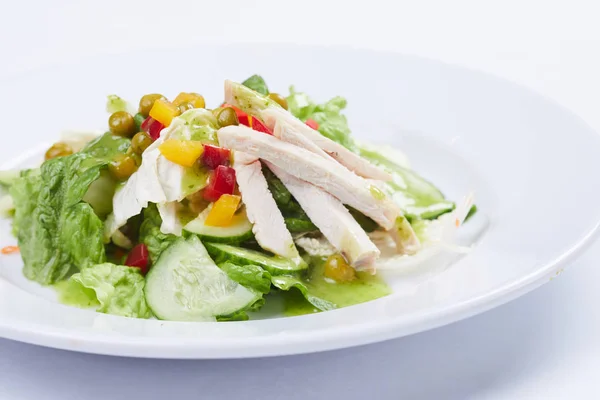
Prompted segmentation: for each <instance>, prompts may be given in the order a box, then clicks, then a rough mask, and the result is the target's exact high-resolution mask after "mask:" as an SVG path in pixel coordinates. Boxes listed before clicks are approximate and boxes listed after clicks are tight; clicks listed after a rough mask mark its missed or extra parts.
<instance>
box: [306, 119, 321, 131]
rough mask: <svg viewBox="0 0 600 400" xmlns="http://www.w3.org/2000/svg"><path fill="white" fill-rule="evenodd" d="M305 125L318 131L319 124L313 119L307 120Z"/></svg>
mask: <svg viewBox="0 0 600 400" xmlns="http://www.w3.org/2000/svg"><path fill="white" fill-rule="evenodd" d="M305 124H306V125H308V126H310V127H311V128H313V129H314V130H315V131H316V130H319V123H318V122H317V121H315V120H314V119H307V120H306V122H305Z"/></svg>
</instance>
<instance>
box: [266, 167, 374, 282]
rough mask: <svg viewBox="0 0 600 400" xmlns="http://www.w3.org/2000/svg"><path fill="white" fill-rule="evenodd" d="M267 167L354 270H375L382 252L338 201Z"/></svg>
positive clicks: (323, 192)
mask: <svg viewBox="0 0 600 400" xmlns="http://www.w3.org/2000/svg"><path fill="white" fill-rule="evenodd" d="M266 164H267V166H268V167H269V169H270V170H271V171H273V173H274V174H275V175H277V177H278V178H279V179H280V180H281V182H283V184H284V185H285V187H286V188H287V189H288V190H289V191H290V193H291V194H292V196H294V198H295V199H296V200H297V201H298V203H300V206H302V209H303V210H304V211H305V212H306V214H307V215H308V217H309V218H310V220H311V221H312V222H313V224H315V225H316V226H317V227H318V228H319V230H320V231H321V233H322V234H323V236H325V237H326V238H327V240H329V242H330V243H331V244H332V245H333V246H334V247H335V248H336V249H337V250H338V251H339V252H340V253H341V254H342V255H343V256H344V257H345V258H346V260H348V263H349V264H350V265H352V267H354V268H355V269H357V270H363V269H369V270H371V269H372V268H373V265H374V263H375V260H377V258H378V257H379V254H380V253H379V250H378V249H377V247H376V246H375V245H374V244H373V242H371V240H370V239H369V237H368V236H367V234H366V233H365V231H364V230H363V229H362V228H361V226H360V225H359V224H358V222H356V220H355V219H354V218H353V217H352V215H350V212H349V211H348V210H347V209H346V207H344V205H343V204H342V203H341V202H340V201H339V200H338V199H336V198H335V197H333V196H332V195H330V194H329V193H327V192H325V191H324V190H322V189H319V188H318V187H316V186H314V185H311V184H310V183H308V182H305V181H303V180H300V179H298V178H296V177H294V176H292V175H290V174H288V173H287V172H285V171H284V170H283V169H281V168H279V167H277V166H275V165H273V164H271V163H268V162H267V163H266Z"/></svg>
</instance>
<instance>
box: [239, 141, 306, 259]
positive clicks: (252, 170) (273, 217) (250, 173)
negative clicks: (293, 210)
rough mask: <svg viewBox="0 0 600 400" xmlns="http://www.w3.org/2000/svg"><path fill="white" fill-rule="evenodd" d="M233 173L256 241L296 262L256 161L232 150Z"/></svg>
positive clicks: (289, 236)
mask: <svg viewBox="0 0 600 400" xmlns="http://www.w3.org/2000/svg"><path fill="white" fill-rule="evenodd" d="M233 168H234V169H235V176H236V180H237V183H238V186H239V188H240V192H241V194H242V200H243V201H244V204H245V205H246V214H247V215H248V219H249V220H250V222H252V224H253V226H252V232H253V233H254V237H255V238H256V241H257V242H258V244H259V245H260V247H262V248H263V249H265V250H268V251H270V252H272V253H274V254H277V255H280V256H282V257H285V258H290V259H293V260H297V261H300V255H299V254H298V250H297V249H296V245H295V244H294V240H293V239H292V235H291V234H290V232H289V231H288V230H287V227H286V226H285V221H284V219H283V215H281V211H279V208H277V204H275V200H274V199H273V195H272V194H271V192H269V187H268V185H267V180H266V179H265V176H264V175H263V173H262V170H261V164H260V161H258V159H257V158H256V157H252V156H249V155H248V154H245V153H243V152H240V151H237V152H236V153H235V161H234V163H233Z"/></svg>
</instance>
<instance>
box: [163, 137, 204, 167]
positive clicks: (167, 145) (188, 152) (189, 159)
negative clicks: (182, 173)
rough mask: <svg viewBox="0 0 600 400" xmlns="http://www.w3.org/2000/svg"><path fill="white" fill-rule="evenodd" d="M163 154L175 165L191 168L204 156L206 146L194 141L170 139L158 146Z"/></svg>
mask: <svg viewBox="0 0 600 400" xmlns="http://www.w3.org/2000/svg"><path fill="white" fill-rule="evenodd" d="M158 150H160V152H161V154H162V155H163V156H164V157H165V158H166V159H167V160H169V161H172V162H174V163H175V164H179V165H183V166H184V167H191V166H192V165H194V163H195V162H196V160H197V159H198V158H199V157H200V156H201V155H202V152H203V151H204V146H203V145H202V142H196V141H193V140H179V139H168V140H166V141H165V142H164V143H163V144H161V145H160V146H158Z"/></svg>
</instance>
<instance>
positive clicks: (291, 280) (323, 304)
mask: <svg viewBox="0 0 600 400" xmlns="http://www.w3.org/2000/svg"><path fill="white" fill-rule="evenodd" d="M271 282H272V283H273V286H275V287H276V288H278V289H281V290H284V291H288V290H290V289H292V288H296V289H298V290H299V291H300V293H302V295H303V296H304V298H305V299H306V300H307V301H308V302H309V303H310V304H312V305H313V306H315V307H316V308H317V309H318V310H320V311H327V310H333V309H335V308H337V306H336V305H335V304H334V303H332V302H330V301H327V300H325V299H322V298H320V297H318V296H315V295H314V294H313V293H312V292H313V290H312V288H311V287H310V284H309V283H306V282H303V281H302V280H301V279H300V278H297V277H295V276H287V275H279V276H274V277H273V278H272V281H271Z"/></svg>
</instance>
